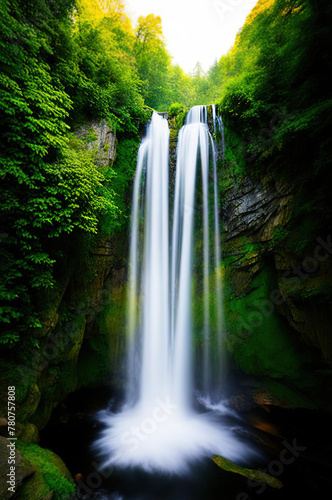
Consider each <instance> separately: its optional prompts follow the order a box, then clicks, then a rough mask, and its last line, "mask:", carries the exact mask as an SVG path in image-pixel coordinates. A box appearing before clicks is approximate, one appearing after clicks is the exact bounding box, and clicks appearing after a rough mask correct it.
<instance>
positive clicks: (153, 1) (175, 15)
mask: <svg viewBox="0 0 332 500" xmlns="http://www.w3.org/2000/svg"><path fill="white" fill-rule="evenodd" d="M257 1H258V0H125V5H126V10H127V13H128V14H129V16H130V17H131V19H132V20H133V21H134V23H136V20H137V18H138V17H139V16H140V15H142V16H147V15H148V14H155V15H157V16H160V17H161V19H162V26H163V32H164V35H165V38H166V41H167V48H168V50H169V52H170V54H171V55H172V56H173V63H174V64H179V65H180V66H181V67H182V69H183V70H184V71H185V72H186V73H190V72H191V71H192V70H193V68H194V66H195V64H196V63H197V61H199V62H200V63H201V64H202V66H203V69H204V71H206V70H207V69H208V68H209V67H210V66H211V65H212V64H213V62H214V61H215V59H218V60H219V58H220V57H221V56H222V55H224V54H226V53H227V52H228V51H229V49H230V48H231V47H232V45H233V43H234V40H235V36H236V33H237V32H238V31H239V29H240V28H241V27H242V26H243V24H244V22H245V19H246V17H247V15H248V14H249V12H250V11H251V10H252V8H253V7H254V5H255V4H256V3H257Z"/></svg>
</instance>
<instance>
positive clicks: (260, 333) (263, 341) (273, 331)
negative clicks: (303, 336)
mask: <svg viewBox="0 0 332 500" xmlns="http://www.w3.org/2000/svg"><path fill="white" fill-rule="evenodd" d="M274 290H276V288H275V287H274V281H273V278H272V274H271V272H270V271H269V269H267V268H265V269H264V270H262V271H261V272H260V273H259V274H258V275H256V277H255V278H254V279H253V281H252V291H251V292H250V293H248V294H247V295H245V296H241V297H236V296H233V297H229V296H228V297H227V299H226V301H225V306H226V329H227V346H228V348H229V350H230V351H231V352H232V353H233V356H234V359H235V362H236V364H237V365H238V367H239V368H241V369H242V370H244V371H245V372H247V373H251V374H255V375H264V376H268V377H270V378H276V379H277V378H287V379H288V380H298V381H299V380H300V379H301V377H302V370H301V364H302V363H301V361H300V358H299V355H298V352H297V350H296V346H295V343H294V341H293V339H292V337H291V334H290V332H289V330H288V328H287V327H286V326H285V325H284V323H283V322H282V321H281V319H280V317H279V315H278V313H277V310H276V305H275V303H274V302H273V300H272V299H271V297H274V296H273V295H271V293H273V291H274Z"/></svg>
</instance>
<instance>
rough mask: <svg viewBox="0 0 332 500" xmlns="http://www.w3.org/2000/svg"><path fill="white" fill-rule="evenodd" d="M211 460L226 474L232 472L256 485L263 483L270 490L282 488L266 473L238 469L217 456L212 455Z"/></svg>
mask: <svg viewBox="0 0 332 500" xmlns="http://www.w3.org/2000/svg"><path fill="white" fill-rule="evenodd" d="M212 460H213V461H214V463H216V464H217V465H218V467H220V468H221V469H223V470H225V471H227V472H233V473H234V474H239V475H240V476H244V477H246V478H248V479H251V480H252V481H255V482H257V483H265V484H267V485H269V486H271V487H272V488H276V489H280V488H282V486H283V484H282V482H281V481H279V479H277V478H276V477H274V476H271V475H270V474H267V473H266V472H262V471H259V470H255V469H247V468H245V467H240V466H239V465H236V464H234V463H233V462H231V461H230V460H227V458H224V457H220V456H218V455H213V456H212Z"/></svg>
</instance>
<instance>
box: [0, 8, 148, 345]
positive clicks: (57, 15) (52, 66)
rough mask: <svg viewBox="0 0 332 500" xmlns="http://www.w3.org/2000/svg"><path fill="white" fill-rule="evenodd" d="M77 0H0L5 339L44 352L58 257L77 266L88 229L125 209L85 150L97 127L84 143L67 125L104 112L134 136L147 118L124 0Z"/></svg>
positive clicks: (110, 224)
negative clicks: (100, 1) (44, 321)
mask: <svg viewBox="0 0 332 500" xmlns="http://www.w3.org/2000/svg"><path fill="white" fill-rule="evenodd" d="M73 3H74V2H72V1H70V0H60V1H59V2H56V3H55V2H49V1H47V0H34V1H29V2H23V1H19V0H14V1H12V2H9V1H7V0H4V1H3V2H2V3H1V5H0V22H1V26H2V30H1V34H0V49H1V50H0V69H1V72H0V123H1V124H0V132H1V139H0V178H1V188H0V194H1V200H2V203H1V207H0V218H1V230H0V235H1V236H0V244H1V246H0V256H1V264H0V272H1V275H2V277H3V279H2V281H1V284H0V295H1V306H0V322H1V324H2V329H1V330H2V334H1V338H0V344H2V345H3V346H7V347H8V346H9V347H10V346H13V345H14V344H17V343H18V342H19V341H20V340H22V339H29V342H30V346H31V345H32V346H34V347H35V348H37V349H38V345H39V343H38V336H39V331H41V319H40V310H39V309H40V308H39V305H38V304H41V303H42V301H41V300H40V297H41V296H42V295H43V294H44V293H45V292H46V291H47V290H49V289H51V288H53V287H55V286H56V282H57V278H58V276H57V275H56V273H57V272H59V270H60V269H61V267H64V265H63V264H61V261H62V260H63V261H64V262H66V265H69V258H70V252H69V248H70V247H71V246H72V247H73V251H74V249H75V248H76V247H77V242H79V241H80V242H82V241H83V239H84V238H82V235H83V234H91V235H97V234H98V233H99V232H100V230H101V229H103V230H104V231H107V232H108V234H109V233H112V231H114V230H115V229H116V228H117V227H118V226H119V224H121V220H122V219H121V217H122V218H123V217H124V215H122V214H121V210H120V209H119V207H118V206H117V204H116V201H115V196H116V194H115V191H114V186H113V183H114V179H115V177H116V176H115V173H114V170H112V168H111V167H109V168H104V169H101V168H100V167H98V166H96V158H95V153H94V152H93V151H89V150H88V148H87V146H88V143H89V142H91V141H93V140H95V134H93V135H91V134H90V135H89V136H88V137H86V138H85V143H84V140H83V141H81V140H79V139H77V138H76V137H75V136H74V135H73V134H72V133H69V127H70V125H75V124H78V123H80V122H82V121H84V120H86V119H87V118H94V119H99V118H100V117H103V118H105V119H106V120H107V123H108V124H109V125H110V126H111V128H112V130H113V131H114V132H115V131H118V132H122V133H123V135H124V137H125V136H126V134H127V135H128V137H135V139H133V141H134V142H135V141H136V142H137V139H136V137H137V130H138V127H139V125H140V123H141V122H142V121H144V120H145V119H146V116H147V112H146V111H145V110H144V109H143V99H142V97H141V94H140V89H139V87H140V82H139V78H138V74H137V69H136V61H135V58H134V55H133V48H134V43H135V36H134V31H133V29H132V28H131V25H130V23H129V21H128V19H127V18H126V17H124V15H123V10H122V7H123V6H122V3H121V2H116V1H114V2H108V4H107V5H108V7H107V9H106V11H105V12H103V11H100V7H99V6H98V5H97V4H95V5H94V7H95V11H94V12H95V17H92V18H91V17H89V15H87V11H88V13H89V7H90V6H91V5H92V4H91V2H90V3H89V2H86V1H85V0H82V1H78V3H77V11H75V14H74V13H73V10H72V7H73ZM74 16H75V19H74ZM136 142H135V144H136ZM119 149H120V152H121V146H120V147H119ZM129 150H130V151H134V148H133V147H132V146H131V145H130V147H129ZM126 154H127V153H126ZM123 156H125V153H124V154H123ZM129 156H130V155H129ZM132 160H133V158H132V156H130V159H129V157H128V159H127V160H126V161H125V162H124V165H123V168H127V167H128V172H125V171H123V172H121V169H120V170H119V175H118V177H117V181H116V182H117V186H118V188H119V193H118V194H117V200H118V201H119V202H121V196H122V193H124V191H125V189H127V188H128V185H129V177H130V176H131V175H132V174H133V168H134V165H135V163H136V161H133V163H132V164H130V166H129V165H128V162H129V161H132ZM120 162H121V158H120ZM126 162H127V163H126ZM121 175H122V179H121ZM125 185H126V187H125ZM122 204H123V202H122ZM125 212H126V210H124V211H123V213H125ZM89 245H90V244H89ZM90 246H91V245H90ZM26 345H28V344H26Z"/></svg>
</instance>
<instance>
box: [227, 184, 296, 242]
mask: <svg viewBox="0 0 332 500" xmlns="http://www.w3.org/2000/svg"><path fill="white" fill-rule="evenodd" d="M291 197H292V190H291V189H290V188H289V187H288V186H286V185H285V184H282V183H281V182H280V183H279V184H274V185H272V184H268V183H266V184H263V183H261V182H259V181H253V180H252V179H250V178H245V179H244V180H243V182H241V183H240V184H239V185H235V186H234V187H233V188H232V189H230V190H229V191H228V193H226V195H225V197H224V206H225V209H224V223H225V230H226V232H227V238H228V239H231V238H236V237H237V236H240V235H241V234H248V232H249V233H250V234H252V235H254V234H255V233H259V234H258V235H257V237H256V239H257V240H258V239H259V240H260V241H269V240H270V239H271V238H272V233H273V230H274V229H276V228H277V227H279V226H281V225H282V224H283V223H286V222H287V219H288V216H289V214H288V209H287V206H288V203H289V201H290V200H291Z"/></svg>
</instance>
